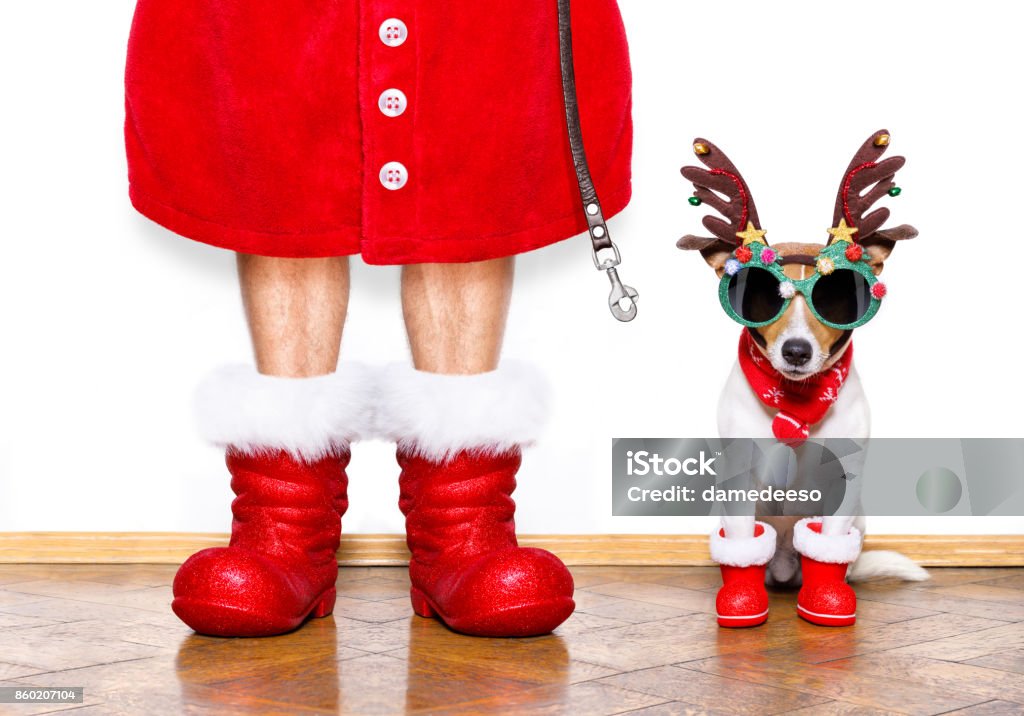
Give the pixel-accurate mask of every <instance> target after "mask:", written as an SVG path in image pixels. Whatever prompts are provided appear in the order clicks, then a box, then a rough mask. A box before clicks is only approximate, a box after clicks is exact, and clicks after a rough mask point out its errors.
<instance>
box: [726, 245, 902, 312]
mask: <svg viewBox="0 0 1024 716" xmlns="http://www.w3.org/2000/svg"><path fill="white" fill-rule="evenodd" d="M848 246H850V243H849V242H846V241H836V242H834V243H832V244H829V245H828V246H826V247H825V248H824V249H822V250H821V252H819V253H818V255H817V256H816V257H815V270H814V274H813V275H812V276H808V277H807V278H804V279H799V280H796V281H794V280H793V279H791V278H790V277H789V276H787V275H786V274H785V273H784V272H783V270H782V257H781V256H779V255H778V253H777V252H776V251H775V250H774V249H770V250H771V252H772V253H773V254H774V255H775V260H774V261H771V262H764V261H762V260H761V253H762V252H763V251H764V250H765V249H769V247H768V246H767V245H766V244H760V243H759V242H755V243H751V244H749V245H748V248H749V249H751V251H752V253H753V255H752V256H751V258H750V260H749V261H747V262H745V263H744V262H741V261H740V260H739V259H737V258H736V254H735V253H734V254H733V255H732V258H730V259H729V261H735V262H736V264H738V266H739V268H738V269H736V270H735V271H733V272H732V273H731V274H730V273H729V272H728V270H726V273H724V274H722V279H721V281H720V282H719V284H718V299H719V301H721V303H722V308H723V309H725V312H726V313H727V314H728V316H729V318H731V319H732V320H734V321H736V322H737V323H739V324H740V325H743V326H747V327H748V328H761V327H762V326H767V325H770V324H772V323H774V322H775V321H777V320H778V319H779V316H781V315H782V314H783V313H785V312H786V309H787V308H789V304H790V303H791V302H792V301H793V298H795V297H796V294H797V293H800V294H802V295H803V297H804V301H805V302H806V303H807V307H808V308H809V309H810V310H811V313H812V314H814V317H815V318H816V319H818V320H819V321H821V322H822V323H824V324H825V325H826V326H829V327H831V328H836V329H839V330H843V331H848V330H851V329H854V328H859V327H860V326H863V325H864V324H865V323H867V322H868V321H870V320H871V319H872V318H874V317H875V314H876V313H878V309H879V308H880V307H881V305H882V300H881V299H880V298H878V297H876V296H875V292H874V290H873V289H874V286H875V284H876V283H878V277H877V276H875V273H874V271H872V270H871V267H870V266H869V265H868V263H867V261H865V260H864V259H863V258H861V259H860V260H858V261H850V260H849V259H848V258H847V257H846V248H847V247H848ZM759 247H760V248H759ZM823 258H824V259H829V260H830V261H831V262H832V265H833V267H834V268H833V272H834V271H840V270H843V269H848V270H850V271H856V272H857V273H859V274H860V275H861V276H863V277H864V278H865V279H867V282H868V290H869V291H870V293H871V304H870V305H869V306H868V310H867V311H866V312H865V313H864V315H863V316H861V317H860V318H859V319H857V320H856V321H854V322H853V323H833V322H832V321H829V320H826V319H825V318H824V317H823V316H822V315H821V314H820V313H818V311H817V309H816V308H815V307H814V301H813V299H812V298H811V293H812V292H813V291H814V286H815V284H817V283H818V281H819V280H820V279H821V278H822V277H823V276H825V275H831V273H832V272H830V273H829V274H822V273H821V272H820V271H819V270H818V262H819V261H820V260H821V259H823ZM726 265H727V267H728V262H726ZM746 268H758V269H763V270H765V271H768V272H769V273H771V274H772V275H773V276H775V278H777V279H778V281H779V285H780V286H781V285H782V284H783V283H790V284H792V285H793V288H794V289H796V291H795V293H794V294H793V296H792V297H790V298H787V299H785V300H784V301H783V303H782V307H781V308H780V309H779V312H778V313H776V314H775V315H774V316H772V318H770V319H769V320H767V321H759V322H755V321H748V320H746V319H745V318H743V317H742V316H741V315H739V314H738V313H737V312H736V311H735V310H734V309H733V307H732V303H731V302H730V301H729V285H730V284H731V282H732V279H733V277H734V276H735V275H736V274H738V273H739V272H740V271H742V270H743V269H746Z"/></svg>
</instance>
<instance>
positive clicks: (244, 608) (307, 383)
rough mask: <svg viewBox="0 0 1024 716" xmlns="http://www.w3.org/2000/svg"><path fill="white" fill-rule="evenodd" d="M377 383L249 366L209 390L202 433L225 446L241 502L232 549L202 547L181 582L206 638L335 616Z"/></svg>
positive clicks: (353, 375)
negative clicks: (353, 469)
mask: <svg viewBox="0 0 1024 716" xmlns="http://www.w3.org/2000/svg"><path fill="white" fill-rule="evenodd" d="M369 388H370V385H369V381H368V380H366V376H365V375H364V374H363V372H362V371H360V370H357V369H352V370H347V371H346V372H344V373H336V374H333V375H329V376H323V377H320V378H306V379H288V378H273V377H269V376H263V375H259V374H257V373H256V372H255V371H253V370H252V369H245V368H232V369H226V370H222V371H220V372H218V373H216V374H215V375H214V376H213V377H211V378H210V379H209V380H207V381H206V382H205V383H204V384H203V385H202V386H201V387H200V390H199V394H198V400H197V407H198V413H199V416H198V417H199V421H200V427H201V430H202V432H203V433H204V435H205V437H207V438H208V439H209V440H211V441H212V442H214V443H216V444H218V445H221V446H224V447H226V450H227V466H228V470H229V471H230V473H231V489H232V490H233V491H234V492H235V494H236V495H237V497H236V498H235V500H234V501H233V502H232V503H231V511H232V515H233V520H232V523H231V541H230V543H229V546H227V547H214V548H211V549H204V550H202V551H200V552H197V553H196V554H194V555H192V556H191V557H189V559H188V560H187V561H186V562H185V563H184V564H183V565H181V568H180V569H179V570H178V573H177V575H176V576H175V578H174V601H173V602H172V604H171V608H172V609H173V610H174V613H175V614H177V615H178V617H179V618H180V619H181V620H182V621H184V622H185V623H186V624H188V625H189V626H190V627H192V628H193V629H194V630H196V631H197V632H199V633H201V634H211V635H216V636H270V635H273V634H281V633H284V632H287V631H291V630H293V629H295V628H296V627H298V626H299V625H300V624H302V622H303V621H305V620H306V619H307V618H308V617H310V616H314V617H323V616H327V615H328V614H330V613H331V611H332V610H333V608H334V601H335V589H334V583H335V580H336V579H337V575H338V563H337V560H336V557H335V553H336V551H337V549H338V541H339V539H340V536H341V515H342V514H344V512H345V509H346V508H347V507H348V498H347V492H346V488H347V483H348V480H347V477H346V473H345V468H346V466H347V465H348V461H349V443H350V441H351V440H353V439H355V438H356V437H357V436H358V434H359V432H360V431H361V428H362V426H363V425H364V424H366V423H368V420H367V416H368V410H369V408H370V400H369V397H370V396H369Z"/></svg>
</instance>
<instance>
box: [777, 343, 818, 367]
mask: <svg viewBox="0 0 1024 716" xmlns="http://www.w3.org/2000/svg"><path fill="white" fill-rule="evenodd" d="M813 354H814V351H813V349H812V348H811V344H810V342H809V341H807V340H805V339H803V338H790V339H788V340H787V341H786V342H785V343H783V344H782V357H783V358H784V359H785V361H786V362H787V363H789V364H790V365H791V366H794V367H800V366H802V365H805V364H806V363H807V361H809V360H810V359H811V356H812V355H813Z"/></svg>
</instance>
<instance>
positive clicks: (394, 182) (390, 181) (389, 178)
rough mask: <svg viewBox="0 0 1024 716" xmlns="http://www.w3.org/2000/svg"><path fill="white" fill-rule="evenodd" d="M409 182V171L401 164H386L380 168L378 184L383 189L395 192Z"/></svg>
mask: <svg viewBox="0 0 1024 716" xmlns="http://www.w3.org/2000/svg"><path fill="white" fill-rule="evenodd" d="M408 181H409V170H408V169H406V168H405V165H404V164H402V163H401V162H388V163H387V164H385V165H384V166H382V167H381V168H380V183H381V184H382V185H383V186H384V188H385V189H391V190H392V191H397V190H398V189H401V188H402V187H403V186H405V185H406V183H407V182H408Z"/></svg>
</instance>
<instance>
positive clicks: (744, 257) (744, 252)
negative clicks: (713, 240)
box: [736, 246, 754, 263]
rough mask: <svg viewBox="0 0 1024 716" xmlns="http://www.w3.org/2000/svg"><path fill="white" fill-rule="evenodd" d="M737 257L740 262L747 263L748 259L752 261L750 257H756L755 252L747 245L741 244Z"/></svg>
mask: <svg viewBox="0 0 1024 716" xmlns="http://www.w3.org/2000/svg"><path fill="white" fill-rule="evenodd" d="M736 258H737V259H738V260H739V261H740V263H746V262H747V261H750V259H752V258H754V252H753V251H751V250H750V249H749V248H747V247H746V246H741V247H739V248H738V249H736Z"/></svg>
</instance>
